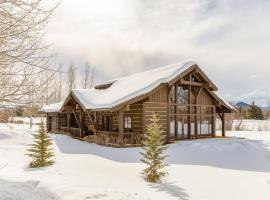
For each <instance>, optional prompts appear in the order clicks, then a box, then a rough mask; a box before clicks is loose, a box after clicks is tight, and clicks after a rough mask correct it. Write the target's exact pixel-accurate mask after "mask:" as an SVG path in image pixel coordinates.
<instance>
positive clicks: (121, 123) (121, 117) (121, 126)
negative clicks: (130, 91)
mask: <svg viewBox="0 0 270 200" xmlns="http://www.w3.org/2000/svg"><path fill="white" fill-rule="evenodd" d="M118 126H119V134H120V143H121V144H123V137H124V112H123V111H119V119H118Z"/></svg>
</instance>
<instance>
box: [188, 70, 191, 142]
mask: <svg viewBox="0 0 270 200" xmlns="http://www.w3.org/2000/svg"><path fill="white" fill-rule="evenodd" d="M189 82H191V74H189ZM190 105H191V85H188V139H190V135H191V117H190V116H191V106H190Z"/></svg>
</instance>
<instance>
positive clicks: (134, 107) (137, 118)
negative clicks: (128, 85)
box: [123, 102, 143, 132]
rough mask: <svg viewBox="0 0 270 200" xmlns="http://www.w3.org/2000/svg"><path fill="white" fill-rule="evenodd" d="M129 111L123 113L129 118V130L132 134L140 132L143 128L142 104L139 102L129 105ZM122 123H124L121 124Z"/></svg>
mask: <svg viewBox="0 0 270 200" xmlns="http://www.w3.org/2000/svg"><path fill="white" fill-rule="evenodd" d="M129 108H130V110H129V111H125V112H124V116H125V115H129V116H131V128H132V131H134V132H142V128H143V123H142V122H143V120H142V118H143V104H142V103H141V102H138V103H135V104H131V105H130V107H129ZM123 123H124V122H123Z"/></svg>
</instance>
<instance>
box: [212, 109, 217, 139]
mask: <svg viewBox="0 0 270 200" xmlns="http://www.w3.org/2000/svg"><path fill="white" fill-rule="evenodd" d="M212 112H213V117H212V134H213V137H215V136H216V107H213V110H212Z"/></svg>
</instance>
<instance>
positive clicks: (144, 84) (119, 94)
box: [72, 62, 196, 110]
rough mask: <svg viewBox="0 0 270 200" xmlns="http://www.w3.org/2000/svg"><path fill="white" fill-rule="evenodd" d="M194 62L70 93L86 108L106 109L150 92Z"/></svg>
mask: <svg viewBox="0 0 270 200" xmlns="http://www.w3.org/2000/svg"><path fill="white" fill-rule="evenodd" d="M195 64H196V63H194V62H185V63H178V64H173V65H168V66H165V67H160V68H156V69H153V70H148V71H144V72H140V73H136V74H132V75H129V76H125V77H121V78H118V79H113V80H111V81H107V82H105V83H104V85H108V88H107V87H106V89H97V88H100V86H102V85H103V84H99V85H98V87H96V88H92V89H74V90H72V94H73V95H74V96H75V98H76V99H77V100H78V101H79V102H80V103H81V105H82V106H83V107H84V108H85V109H86V110H88V109H89V110H91V109H108V108H112V107H114V106H117V105H119V104H121V103H124V102H126V101H129V100H131V99H133V98H135V97H138V96H141V95H144V94H146V93H148V92H151V91H152V90H153V89H155V88H156V87H158V86H159V85H160V84H162V83H167V82H169V81H170V80H172V79H173V78H175V77H176V76H178V75H179V74H181V73H182V72H184V71H185V70H186V69H188V68H189V67H191V66H193V65H195Z"/></svg>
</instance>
